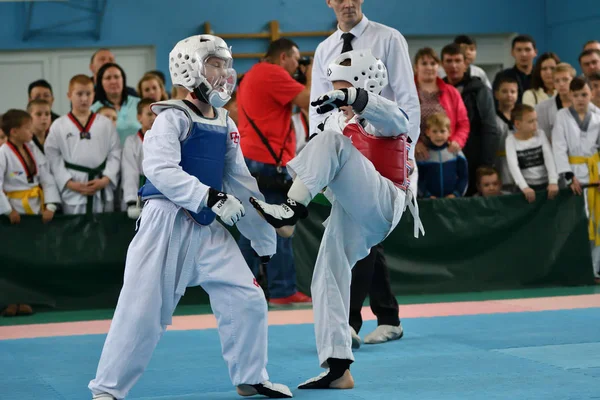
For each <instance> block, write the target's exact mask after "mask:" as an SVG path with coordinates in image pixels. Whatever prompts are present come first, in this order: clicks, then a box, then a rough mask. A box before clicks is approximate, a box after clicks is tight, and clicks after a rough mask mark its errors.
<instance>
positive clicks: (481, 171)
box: [475, 165, 500, 185]
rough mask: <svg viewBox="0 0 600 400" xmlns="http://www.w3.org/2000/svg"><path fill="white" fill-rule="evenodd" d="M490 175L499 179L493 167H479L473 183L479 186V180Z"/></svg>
mask: <svg viewBox="0 0 600 400" xmlns="http://www.w3.org/2000/svg"><path fill="white" fill-rule="evenodd" d="M490 175H496V176H497V177H498V179H500V174H499V173H498V171H496V170H495V169H494V168H493V167H489V166H487V165H482V166H481V167H478V168H477V170H476V172H475V177H476V178H475V182H476V183H477V185H479V183H480V182H481V178H483V177H484V176H490Z"/></svg>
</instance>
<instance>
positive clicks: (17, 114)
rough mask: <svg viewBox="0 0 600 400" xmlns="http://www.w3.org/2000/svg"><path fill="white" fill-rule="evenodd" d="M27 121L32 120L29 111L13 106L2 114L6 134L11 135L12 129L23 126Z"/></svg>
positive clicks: (3, 128)
mask: <svg viewBox="0 0 600 400" xmlns="http://www.w3.org/2000/svg"><path fill="white" fill-rule="evenodd" d="M26 121H31V115H29V113H27V111H24V110H17V109H14V108H11V109H10V110H8V111H7V112H5V113H4V114H3V115H2V130H3V131H4V134H5V135H6V136H10V131H11V129H15V128H20V127H22V126H23V124H24V123H25V122H26Z"/></svg>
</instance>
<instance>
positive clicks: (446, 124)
mask: <svg viewBox="0 0 600 400" xmlns="http://www.w3.org/2000/svg"><path fill="white" fill-rule="evenodd" d="M426 123H427V129H426V135H427V137H428V138H429V143H428V147H429V148H428V151H429V154H428V156H427V158H425V160H423V161H419V162H417V166H418V168H419V182H418V187H419V193H420V195H421V196H422V197H430V198H439V197H461V196H464V194H465V191H466V190H467V185H468V184H469V173H468V168H467V159H466V158H465V156H464V154H463V153H462V151H459V152H458V153H452V152H450V150H449V149H448V138H449V137H450V120H449V119H448V117H447V116H446V114H443V113H435V114H433V115H431V116H430V117H429V118H427V122H426Z"/></svg>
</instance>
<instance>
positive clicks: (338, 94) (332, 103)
mask: <svg viewBox="0 0 600 400" xmlns="http://www.w3.org/2000/svg"><path fill="white" fill-rule="evenodd" d="M355 100H356V88H353V87H350V88H347V89H339V90H332V91H331V92H327V93H325V94H324V95H322V96H320V97H319V98H318V99H317V100H315V101H313V102H312V103H310V105H311V106H313V107H317V114H327V113H328V112H330V111H333V110H334V109H336V108H340V107H343V106H351V105H352V104H354V101H355Z"/></svg>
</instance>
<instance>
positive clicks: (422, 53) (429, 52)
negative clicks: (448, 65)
mask: <svg viewBox="0 0 600 400" xmlns="http://www.w3.org/2000/svg"><path fill="white" fill-rule="evenodd" d="M423 57H431V58H433V59H434V60H435V62H436V63H438V64H439V63H440V59H439V57H438V56H437V54H436V52H435V50H434V49H432V48H431V47H423V48H422V49H419V50H418V51H417V54H415V65H417V63H418V62H419V60H420V59H421V58H423Z"/></svg>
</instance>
